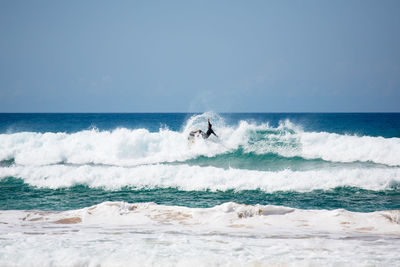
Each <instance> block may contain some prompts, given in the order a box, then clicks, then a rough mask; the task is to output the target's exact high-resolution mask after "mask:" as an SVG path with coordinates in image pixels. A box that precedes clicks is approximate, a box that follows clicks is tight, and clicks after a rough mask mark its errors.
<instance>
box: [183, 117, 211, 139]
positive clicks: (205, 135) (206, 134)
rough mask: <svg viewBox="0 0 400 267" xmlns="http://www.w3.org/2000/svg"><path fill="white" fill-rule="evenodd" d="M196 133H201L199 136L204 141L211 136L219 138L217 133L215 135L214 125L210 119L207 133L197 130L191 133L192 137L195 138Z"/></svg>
mask: <svg viewBox="0 0 400 267" xmlns="http://www.w3.org/2000/svg"><path fill="white" fill-rule="evenodd" d="M196 133H199V134H201V136H202V137H203V138H204V139H207V138H208V137H210V135H212V134H213V135H215V136H216V137H218V135H216V134H215V133H214V131H213V129H212V124H211V123H210V118H208V129H207V132H203V131H202V130H200V129H199V130H196V131H191V132H190V134H189V135H190V136H192V137H194V136H195V134H196Z"/></svg>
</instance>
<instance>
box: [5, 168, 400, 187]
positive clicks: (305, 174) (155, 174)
mask: <svg viewBox="0 0 400 267" xmlns="http://www.w3.org/2000/svg"><path fill="white" fill-rule="evenodd" d="M11 176H12V177H20V178H22V179H23V180H24V182H26V183H28V184H30V185H33V186H37V187H48V188H60V187H70V186H73V185H77V184H85V185H88V186H90V187H104V188H106V189H118V188H121V187H123V186H128V187H135V188H138V189H141V188H155V187H162V188H166V187H176V188H179V189H182V190H204V189H210V190H228V189H234V190H251V189H261V190H263V191H265V192H274V191H280V190H283V191H286V190H294V191H300V192H303V191H311V190H315V189H331V188H335V187H338V186H354V187H359V188H364V189H370V190H385V189H390V188H392V187H393V186H394V185H397V184H400V168H329V169H319V170H309V171H292V170H283V171H276V172H272V171H252V170H243V169H226V170H225V169H221V168H215V167H200V166H189V165H185V164H182V165H166V164H165V165H164V164H156V165H141V166H136V167H119V166H93V165H80V166H68V165H46V166H11V167H0V178H4V177H11Z"/></svg>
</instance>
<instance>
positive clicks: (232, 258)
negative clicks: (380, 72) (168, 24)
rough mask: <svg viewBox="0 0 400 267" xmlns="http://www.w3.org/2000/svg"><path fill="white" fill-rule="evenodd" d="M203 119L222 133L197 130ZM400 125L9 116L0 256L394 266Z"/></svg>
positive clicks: (9, 260) (322, 117)
mask: <svg viewBox="0 0 400 267" xmlns="http://www.w3.org/2000/svg"><path fill="white" fill-rule="evenodd" d="M207 118H210V120H211V123H212V124H213V129H214V131H215V132H216V133H217V135H218V136H219V138H217V137H215V136H212V137H210V138H209V139H206V140H204V139H202V138H196V139H195V140H194V141H192V140H189V139H188V135H189V133H190V131H193V130H197V129H202V130H205V128H206V125H207ZM399 126H400V116H399V115H398V114H217V113H214V112H207V113H203V114H92V115H91V114H1V116H0V247H1V249H0V265H1V266H26V265H30V266H142V265H145V266H152V265H157V266H176V265H182V266H187V265H189V264H195V265H196V266H209V265H219V266H237V265H254V266H257V265H281V264H283V265H296V266H297V265H306V266H309V265H312V266H313V265H335V266H336V265H350V264H351V265H356V266H366V265H395V264H396V262H399V260H400V258H399V256H398V255H400V254H399V253H398V247H399V245H400V213H399V212H400V134H399V132H400V127H399ZM355 247H357V254H355V253H353V252H352V251H353V250H354V248H355ZM54 248H56V249H54ZM32 259H33V260H32Z"/></svg>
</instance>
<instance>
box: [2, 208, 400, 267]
mask: <svg viewBox="0 0 400 267" xmlns="http://www.w3.org/2000/svg"><path fill="white" fill-rule="evenodd" d="M399 217H400V211H399V210H394V211H378V212H372V213H356V212H349V211H345V210H332V211H327V210H300V209H293V208H287V207H279V206H262V205H255V206H247V205H239V204H236V203H225V204H222V205H219V206H216V207H213V208H187V207H176V206H163V205H156V204H154V203H135V204H129V203H125V202H104V203H101V204H98V205H95V206H92V207H87V208H84V209H80V210H70V211H65V212H45V211H0V236H1V238H0V265H1V266H9V265H12V266H152V265H157V266H177V265H178V266H187V265H195V266H210V265H211V266H216V265H218V266H232V265H235V266H236V265H255V266H257V265H277V264H278V265H293V266H298V265H305V266H309V265H324V266H337V265H354V266H365V265H386V266H394V265H396V264H397V263H398V262H399V261H400V255H399V253H398V247H399V245H400V224H399ZM355 249H356V253H355V252H354V251H355Z"/></svg>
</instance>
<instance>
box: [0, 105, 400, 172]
mask: <svg viewBox="0 0 400 267" xmlns="http://www.w3.org/2000/svg"><path fill="white" fill-rule="evenodd" d="M206 117H212V121H213V127H214V129H215V131H216V132H217V134H218V135H219V136H220V138H219V139H218V138H216V137H214V136H212V137H210V138H209V139H208V140H206V141H205V140H202V139H201V138H199V139H197V140H196V142H195V143H194V144H191V143H190V142H188V140H187V136H188V134H189V132H190V131H191V130H194V129H198V128H200V129H203V130H204V129H205V127H206V123H205V121H206ZM239 147H243V148H244V150H245V151H246V152H255V153H259V154H266V153H277V154H280V155H282V156H285V157H292V156H300V157H304V158H307V159H316V158H321V159H324V160H328V161H334V162H353V161H361V162H367V161H369V162H375V163H380V164H386V165H389V166H400V138H383V137H370V136H351V135H340V134H335V133H325V132H304V131H303V130H302V129H301V127H299V126H296V125H293V124H292V123H290V122H289V121H286V122H283V123H282V124H281V125H280V126H279V127H276V128H274V127H270V126H269V125H268V124H261V125H257V124H255V123H249V122H246V121H241V122H240V123H239V124H238V125H236V126H228V125H226V124H225V123H224V121H223V119H222V118H221V117H218V116H217V115H215V114H212V113H206V114H202V115H197V116H193V117H191V118H190V119H188V121H187V122H186V124H185V125H184V127H183V128H182V130H181V131H171V130H168V129H160V130H159V131H158V132H149V131H148V130H146V129H136V130H130V129H125V128H121V129H115V130H113V131H98V130H85V131H80V132H77V133H70V134H68V133H34V132H20V133H13V134H0V161H1V160H7V159H14V160H15V163H16V164H20V165H47V164H55V163H60V162H64V163H73V164H87V163H96V164H112V165H118V166H132V165H141V164H152V163H161V162H173V161H185V160H188V159H192V158H195V157H198V156H200V155H204V156H208V157H212V156H215V155H218V154H223V153H226V152H230V151H235V150H236V149H238V148H239Z"/></svg>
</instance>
